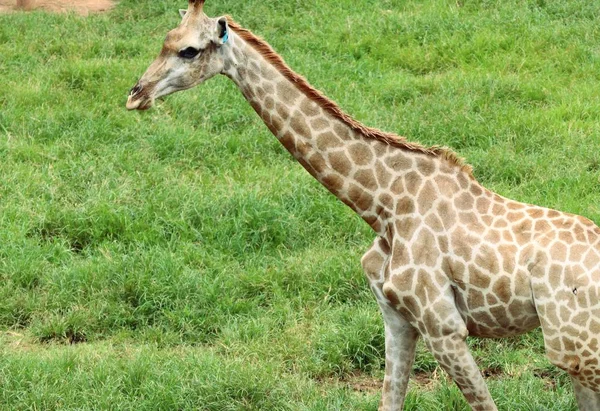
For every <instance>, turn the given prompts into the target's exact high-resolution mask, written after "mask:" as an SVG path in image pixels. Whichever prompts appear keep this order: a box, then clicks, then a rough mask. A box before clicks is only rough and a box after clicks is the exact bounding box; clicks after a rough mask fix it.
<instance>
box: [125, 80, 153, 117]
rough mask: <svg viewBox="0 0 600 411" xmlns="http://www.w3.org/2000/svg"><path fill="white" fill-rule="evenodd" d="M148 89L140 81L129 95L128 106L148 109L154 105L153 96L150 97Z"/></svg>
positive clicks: (135, 108)
mask: <svg viewBox="0 0 600 411" xmlns="http://www.w3.org/2000/svg"><path fill="white" fill-rule="evenodd" d="M145 91H147V90H145V89H144V87H143V86H142V85H141V84H140V83H139V82H138V83H137V84H136V85H135V86H134V87H133V88H132V89H131V90H129V95H128V96H127V104H126V107H127V109H128V110H147V109H149V108H150V107H151V106H152V98H148V95H147V93H146V92H145Z"/></svg>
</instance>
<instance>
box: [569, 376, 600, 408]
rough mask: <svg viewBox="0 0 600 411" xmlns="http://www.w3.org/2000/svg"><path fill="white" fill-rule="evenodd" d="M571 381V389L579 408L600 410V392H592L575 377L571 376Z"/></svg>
mask: <svg viewBox="0 0 600 411" xmlns="http://www.w3.org/2000/svg"><path fill="white" fill-rule="evenodd" d="M571 381H572V382H573V391H574V392H575V398H576V399H577V406H578V407H579V410H580V411H597V410H600V392H594V391H592V390H591V389H589V388H586V387H584V386H583V385H581V383H580V382H579V380H577V379H576V378H575V377H571Z"/></svg>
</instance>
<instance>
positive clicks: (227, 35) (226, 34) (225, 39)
mask: <svg viewBox="0 0 600 411" xmlns="http://www.w3.org/2000/svg"><path fill="white" fill-rule="evenodd" d="M227 40H229V30H227V31H226V32H225V35H223V44H225V43H227Z"/></svg>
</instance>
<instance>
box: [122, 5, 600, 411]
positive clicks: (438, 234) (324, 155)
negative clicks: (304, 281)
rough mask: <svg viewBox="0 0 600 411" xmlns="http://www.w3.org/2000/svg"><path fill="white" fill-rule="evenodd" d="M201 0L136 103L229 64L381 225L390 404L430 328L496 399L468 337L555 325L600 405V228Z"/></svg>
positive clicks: (453, 368) (304, 156)
mask: <svg viewBox="0 0 600 411" xmlns="http://www.w3.org/2000/svg"><path fill="white" fill-rule="evenodd" d="M203 6H204V0H189V2H188V8H187V10H180V14H181V16H182V21H181V23H180V25H179V26H178V27H177V28H175V29H174V30H172V31H170V32H169V33H168V34H167V37H166V40H165V41H164V44H163V47H162V50H161V52H160V55H159V56H158V57H157V59H156V60H155V61H154V62H153V63H152V64H151V65H150V66H149V68H148V69H147V71H146V72H145V73H144V75H143V76H142V77H141V79H140V80H139V81H138V83H137V84H136V85H135V86H134V87H133V88H132V89H131V91H130V93H129V96H128V100H127V108H128V109H130V110H134V109H138V110H145V109H148V108H150V107H151V106H152V105H153V103H154V100H155V99H156V98H159V97H162V96H166V95H168V94H171V93H174V92H176V91H180V90H185V89H189V88H191V87H194V86H196V85H198V84H200V83H202V82H204V81H206V80H207V79H209V78H211V77H213V76H215V75H217V74H223V75H225V76H227V77H229V78H230V79H231V80H232V81H233V82H234V83H235V84H236V85H237V86H238V88H239V89H240V90H241V93H242V94H243V96H244V97H245V98H246V100H247V101H248V102H249V103H250V105H251V106H252V107H253V108H254V110H255V111H256V112H257V114H258V115H259V116H260V117H261V118H262V120H263V121H264V123H265V124H266V126H267V127H268V128H269V130H270V131H271V132H272V133H273V134H274V135H275V136H276V138H277V139H278V140H279V141H280V142H281V143H282V144H283V145H284V146H285V148H286V149H287V150H288V151H289V152H290V153H291V154H292V156H293V157H295V158H296V159H297V160H298V162H300V164H301V165H302V166H303V167H304V168H305V169H306V170H307V171H308V172H309V173H310V174H311V175H312V176H313V177H314V178H315V179H317V180H318V181H319V182H320V183H321V184H322V185H324V186H325V187H326V188H327V189H328V190H329V191H330V192H331V193H332V194H333V195H335V196H336V197H338V198H339V199H340V200H341V201H342V202H344V203H345V204H346V205H348V206H349V207H350V208H352V210H354V211H355V212H356V213H357V214H359V215H360V217H362V219H363V220H364V221H366V223H367V224H369V225H370V226H371V227H372V229H373V231H374V232H375V234H376V239H375V241H374V242H373V244H372V246H371V248H370V249H369V250H368V251H367V252H366V253H365V254H364V256H363V257H362V259H361V264H362V267H363V269H364V271H365V274H366V277H367V279H368V283H369V285H370V288H371V289H372V291H373V293H374V295H375V298H376V300H377V303H378V305H379V307H380V310H381V313H382V317H383V320H384V325H385V377H384V381H383V390H382V398H381V402H380V406H379V408H380V409H381V410H399V409H402V407H403V404H404V398H405V394H406V389H407V384H408V379H409V375H410V371H411V368H412V365H413V362H414V357H415V347H416V343H417V341H418V339H419V338H422V339H423V340H424V342H425V344H426V346H427V347H428V349H429V350H430V351H431V352H432V353H433V355H434V356H435V358H436V359H437V361H438V362H439V364H440V365H441V367H442V368H443V369H445V370H446V371H447V373H448V374H449V375H450V376H451V377H452V379H453V380H454V382H455V383H456V384H457V385H458V387H459V388H460V390H461V391H462V393H463V395H464V396H465V398H466V400H467V402H468V403H469V405H470V406H471V407H472V408H473V409H474V410H495V409H496V405H495V403H494V401H493V399H492V398H491V396H490V393H489V391H488V389H487V386H486V384H485V381H484V379H483V377H482V375H481V373H480V372H479V370H478V368H477V365H476V363H475V361H474V359H473V357H472V355H471V354H470V352H469V349H468V346H467V344H466V338H467V336H468V335H471V336H478V337H492V338H496V337H506V336H514V335H518V334H522V333H525V332H527V331H530V330H532V329H534V328H536V327H538V326H541V327H542V332H543V338H544V344H545V349H546V354H547V357H548V358H549V360H550V361H551V362H552V363H553V364H554V365H556V366H558V367H560V368H562V369H563V370H566V371H567V372H568V373H569V374H570V376H571V379H572V382H573V387H574V391H575V396H576V400H577V403H578V406H579V408H580V409H581V410H599V409H600V349H599V340H600V300H599V294H600V228H598V227H597V226H596V225H594V223H592V222H591V221H590V220H588V219H586V218H584V217H580V216H576V215H572V214H567V213H563V212H559V211H555V210H551V209H547V208H544V207H538V206H535V205H529V204H524V203H520V202H517V201H513V200H510V199H507V198H504V197H502V196H500V195H498V194H496V193H493V192H492V191H490V190H488V189H486V188H485V187H483V186H482V185H481V184H480V183H479V182H478V181H477V180H476V179H475V177H474V176H473V173H472V170H471V167H469V166H468V165H466V164H465V163H464V162H463V160H462V159H460V158H459V157H458V156H457V155H456V154H454V153H453V152H452V151H450V150H449V149H446V148H440V147H425V146H422V145H420V144H417V143H413V142H409V141H407V140H406V139H405V138H403V137H399V136H396V135H394V134H391V133H386V132H383V131H380V130H377V129H374V128H370V127H367V126H364V125H363V124H361V123H359V122H358V121H356V120H354V119H353V118H351V117H350V116H349V115H347V114H346V113H345V112H343V111H342V110H341V109H340V108H339V106H338V105H336V104H335V103H334V102H333V101H331V100H329V99H328V98H327V97H325V96H324V95H323V94H322V93H321V92H320V91H318V90H316V89H315V88H313V87H312V86H311V85H310V84H309V83H308V82H307V81H306V80H305V79H304V78H303V77H301V76H300V75H298V74H296V73H295V72H293V71H292V70H291V69H290V68H289V67H288V66H287V65H286V64H285V62H284V61H283V59H282V58H281V57H280V56H279V55H278V54H277V53H276V52H275V51H273V49H272V48H271V47H270V46H269V45H268V44H267V43H266V42H265V41H264V40H262V39H261V38H259V37H257V36H256V35H254V34H253V33H251V32H250V31H249V30H247V29H245V28H243V27H241V26H240V25H239V24H238V23H236V22H235V21H234V20H233V19H232V18H231V17H229V16H223V17H218V18H209V17H208V16H207V15H206V14H205V13H204V11H203Z"/></svg>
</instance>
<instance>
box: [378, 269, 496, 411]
mask: <svg viewBox="0 0 600 411" xmlns="http://www.w3.org/2000/svg"><path fill="white" fill-rule="evenodd" d="M405 268H406V267H405ZM383 293H384V295H385V296H386V297H388V299H390V300H392V301H394V306H395V307H396V310H397V311H398V312H399V313H400V314H401V315H402V316H403V317H404V318H405V319H406V320H407V321H409V322H410V323H411V324H412V325H413V326H414V327H415V328H416V329H418V331H419V333H420V335H421V336H422V337H423V340H424V341H425V343H426V345H427V347H428V348H429V350H430V351H431V353H432V354H433V356H434V357H435V358H436V360H437V361H438V363H439V364H440V365H441V367H442V368H443V369H444V370H445V371H446V372H447V373H448V374H449V375H450V376H451V377H452V379H453V380H454V382H455V383H456V384H457V385H458V387H459V388H460V390H461V391H462V393H463V395H464V396H465V398H466V400H467V402H468V403H469V405H470V406H471V407H472V408H473V409H474V410H485V411H488V410H496V405H495V404H494V401H493V400H492V397H491V396H490V393H489V391H488V389H487V386H486V384H485V381H484V379H483V377H482V375H481V373H480V372H479V369H478V368H477V364H476V363H475V360H474V359H473V357H472V356H471V353H470V352H469V349H468V346H467V343H466V338H467V335H468V334H469V332H468V330H467V326H466V324H465V322H464V320H463V318H462V317H461V315H460V312H459V310H458V308H457V306H456V302H455V297H454V292H453V290H452V287H451V284H450V283H449V282H448V280H447V277H446V276H445V275H444V274H443V273H441V272H433V271H426V270H418V272H415V271H414V270H411V269H404V268H402V267H400V268H396V269H395V272H394V273H393V274H392V276H391V279H390V280H389V281H386V283H385V284H384V287H383Z"/></svg>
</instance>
